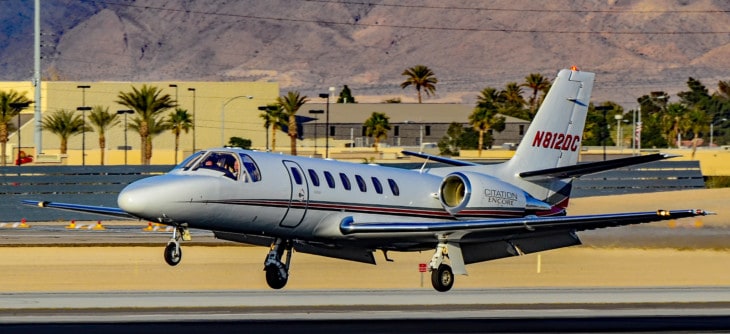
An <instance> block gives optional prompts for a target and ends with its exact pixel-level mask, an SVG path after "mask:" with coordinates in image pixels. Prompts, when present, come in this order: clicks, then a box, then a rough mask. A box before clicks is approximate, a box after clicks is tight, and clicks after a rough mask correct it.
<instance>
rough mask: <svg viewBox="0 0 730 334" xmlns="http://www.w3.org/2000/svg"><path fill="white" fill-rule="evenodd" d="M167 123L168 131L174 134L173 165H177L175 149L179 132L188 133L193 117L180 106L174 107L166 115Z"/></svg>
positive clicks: (178, 142) (178, 140)
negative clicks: (173, 109)
mask: <svg viewBox="0 0 730 334" xmlns="http://www.w3.org/2000/svg"><path fill="white" fill-rule="evenodd" d="M167 123H168V124H169V126H170V131H172V133H173V134H174V135H175V165H177V150H178V149H179V148H180V133H182V132H183V131H185V133H188V132H189V131H190V129H192V128H193V118H192V117H191V116H190V114H188V111H187V110H185V109H182V108H175V111H173V112H171V113H170V114H169V115H167Z"/></svg>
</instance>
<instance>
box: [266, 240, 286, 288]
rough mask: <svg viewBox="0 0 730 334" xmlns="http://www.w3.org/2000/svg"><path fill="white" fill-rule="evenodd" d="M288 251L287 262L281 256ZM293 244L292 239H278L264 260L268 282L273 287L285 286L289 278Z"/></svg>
mask: <svg viewBox="0 0 730 334" xmlns="http://www.w3.org/2000/svg"><path fill="white" fill-rule="evenodd" d="M285 252H286V262H282V261H281V258H282V257H283V256H284V253H285ZM291 254H292V244H291V241H290V240H283V239H276V240H275V241H274V242H273V243H272V244H271V250H270V251H269V254H268V255H266V261H264V271H265V272H266V283H267V284H268V285H269V287H271V288H272V289H276V290H278V289H281V288H283V287H284V286H285V285H286V283H287V281H288V280H289V263H290V262H291Z"/></svg>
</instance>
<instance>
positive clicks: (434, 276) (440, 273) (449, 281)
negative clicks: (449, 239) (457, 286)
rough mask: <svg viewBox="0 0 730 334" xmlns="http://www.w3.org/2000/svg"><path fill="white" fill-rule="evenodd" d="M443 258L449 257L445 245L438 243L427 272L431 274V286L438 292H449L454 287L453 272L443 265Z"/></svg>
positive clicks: (449, 267)
mask: <svg viewBox="0 0 730 334" xmlns="http://www.w3.org/2000/svg"><path fill="white" fill-rule="evenodd" d="M445 257H449V255H448V251H447V247H446V244H443V243H439V245H438V246H437V247H436V252H435V253H434V254H433V257H431V262H430V263H429V264H428V270H429V271H430V272H431V285H433V288H434V289H436V291H439V292H446V291H449V290H451V287H452V286H454V272H453V270H451V266H449V265H448V264H446V263H443V262H444V258H445Z"/></svg>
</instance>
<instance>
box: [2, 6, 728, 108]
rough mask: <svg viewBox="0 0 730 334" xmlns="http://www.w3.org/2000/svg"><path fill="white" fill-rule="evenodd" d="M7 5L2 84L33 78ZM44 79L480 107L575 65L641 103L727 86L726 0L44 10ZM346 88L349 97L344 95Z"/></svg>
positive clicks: (606, 94) (616, 94)
mask: <svg viewBox="0 0 730 334" xmlns="http://www.w3.org/2000/svg"><path fill="white" fill-rule="evenodd" d="M0 6H2V7H4V8H3V10H2V11H0V31H2V35H0V80H26V79H29V78H30V77H31V74H32V70H33V63H32V40H33V39H32V27H33V25H32V16H33V8H32V6H33V2H32V1H30V0H3V1H0ZM42 29H43V32H44V36H43V48H42V50H43V72H44V76H45V77H47V78H51V79H56V80H90V81H96V80H130V81H144V80H202V81H206V80H223V81H225V80H271V81H278V82H280V84H281V88H282V90H283V91H286V90H294V89H297V90H300V91H302V92H303V93H304V94H307V95H310V96H314V95H316V94H317V93H319V92H326V90H327V87H329V86H338V87H340V86H342V85H344V84H347V85H349V86H350V88H351V89H352V90H353V94H354V95H355V96H356V98H358V99H359V100H361V101H373V102H375V101H381V100H384V99H386V98H392V97H402V99H403V100H404V101H412V100H414V99H415V93H414V92H412V91H411V88H408V89H407V90H405V91H404V90H402V89H401V88H400V87H399V83H400V82H402V80H403V78H402V76H401V75H400V73H401V72H402V71H403V70H404V69H405V68H407V67H410V66H413V65H416V64H424V65H427V66H429V67H431V68H432V69H433V70H434V72H435V73H436V76H437V77H438V79H439V83H438V85H437V96H436V97H435V98H431V99H426V102H433V101H438V102H467V103H471V102H472V101H473V100H474V97H475V96H476V95H477V93H478V92H479V91H480V90H481V89H482V88H484V87H486V86H497V87H502V86H503V85H504V84H505V83H507V82H508V81H522V80H523V78H524V77H525V76H526V75H527V74H529V73H534V72H540V73H542V74H544V75H546V76H549V77H552V76H553V75H554V74H555V73H556V72H557V70H558V69H559V68H563V67H567V66H570V65H574V64H575V65H578V66H579V67H580V68H582V69H585V70H591V71H595V72H597V73H598V77H597V80H598V82H597V83H596V87H595V89H594V96H595V99H594V100H598V101H600V100H605V99H611V100H614V101H617V102H618V103H620V104H623V105H625V106H626V107H633V106H634V102H635V100H636V98H637V97H638V96H640V95H642V94H646V93H648V92H649V91H653V90H667V91H669V92H672V93H673V92H676V91H678V90H681V89H684V88H685V82H686V80H687V78H688V77H689V76H692V77H695V78H698V79H700V80H702V82H703V83H705V84H706V85H707V86H708V88H710V90H711V91H712V90H714V88H715V87H716V84H717V80H728V79H730V2H729V1H725V0H714V1H713V0H692V1H690V0H603V1H577V0H575V1H571V0H557V1H532V0H510V1H506V0H504V1H503V0H495V1H473V0H455V1H446V2H444V1H439V0H421V1H416V0H410V1H393V0H368V1H361V0H342V1H336V0H267V1H263V0H245V1H244V0H242V1H222V0H195V1H193V0H155V1H152V0H137V1H134V0H108V1H91V0H88V1H76V0H55V1H43V4H42ZM338 91H339V88H338Z"/></svg>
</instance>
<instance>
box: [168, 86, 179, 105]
mask: <svg viewBox="0 0 730 334" xmlns="http://www.w3.org/2000/svg"><path fill="white" fill-rule="evenodd" d="M169 87H170V88H175V104H176V105H178V106H179V105H180V102H178V99H177V98H178V96H177V84H170V85H169Z"/></svg>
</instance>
